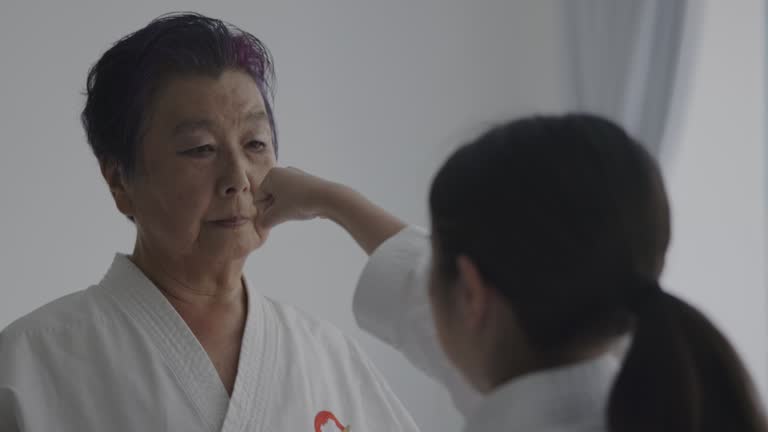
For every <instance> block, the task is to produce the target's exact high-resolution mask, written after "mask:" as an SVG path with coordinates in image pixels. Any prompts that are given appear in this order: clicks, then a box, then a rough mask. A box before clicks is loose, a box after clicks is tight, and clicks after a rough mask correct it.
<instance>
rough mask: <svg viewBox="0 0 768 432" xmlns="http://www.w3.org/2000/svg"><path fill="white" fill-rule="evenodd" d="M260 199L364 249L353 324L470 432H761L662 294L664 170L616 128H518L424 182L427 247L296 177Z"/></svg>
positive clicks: (685, 312) (735, 384)
mask: <svg viewBox="0 0 768 432" xmlns="http://www.w3.org/2000/svg"><path fill="white" fill-rule="evenodd" d="M262 187H263V188H264V190H265V191H266V192H268V193H269V194H271V195H272V197H273V201H272V203H271V207H270V208H269V210H267V212H266V214H265V216H264V219H263V221H262V223H263V224H264V225H265V226H267V227H271V226H274V225H276V224H278V223H280V222H283V221H286V220H290V219H307V218H312V217H324V218H328V219H332V220H334V221H335V222H337V223H339V224H340V225H341V226H342V227H344V228H345V229H346V230H347V231H348V232H349V233H350V234H351V235H352V236H353V237H354V238H355V239H356V240H357V241H358V243H359V244H360V245H361V246H362V247H363V248H364V249H365V250H366V251H367V252H368V253H369V254H372V255H371V259H370V261H369V263H368V265H367V266H366V269H365V270H364V272H363V275H362V277H361V279H360V283H359V286H358V290H357V293H356V296H355V313H356V315H357V317H358V321H359V322H360V324H361V325H362V326H363V327H364V328H366V329H367V330H369V331H371V332H373V333H374V334H376V335H377V336H379V337H380V338H381V339H383V340H384V341H386V342H388V343H390V344H392V345H393V346H395V347H396V348H397V349H400V350H401V351H403V352H404V353H405V355H406V356H407V357H408V358H410V359H411V360H412V361H413V362H414V363H415V364H416V365H417V366H419V367H421V368H422V369H424V370H425V371H427V372H428V373H430V374H431V375H433V376H435V377H436V378H438V379H440V380H442V381H443V382H445V383H446V384H447V385H448V387H449V389H450V390H451V391H452V394H453V397H454V400H455V401H456V402H457V405H458V406H459V407H460V408H463V411H465V412H466V413H469V414H470V417H469V419H468V424H467V427H466V430H468V431H473V432H479V431H486V430H488V431H490V430H494V431H498V430H505V431H638V432H639V431H675V432H688V431H690V432H694V431H718V432H720V431H765V430H766V426H765V421H764V417H763V414H762V412H761V409H760V407H759V403H758V400H757V397H756V395H755V393H754V390H753V388H752V384H751V382H750V379H749V377H748V374H747V373H746V371H745V369H744V367H743V365H742V363H741V361H740V360H739V358H738V356H737V355H736V353H735V352H734V350H733V348H732V347H731V345H730V344H729V343H728V341H727V340H726V339H725V338H724V337H723V335H722V334H721V333H720V332H719V331H718V330H717V329H716V328H715V327H714V326H713V325H712V323H711V322H710V321H709V320H708V319H707V318H705V317H704V316H703V315H702V314H701V313H700V312H699V311H697V310H696V309H695V308H694V307H692V306H691V305H689V304H687V303H686V302H685V301H683V300H681V299H679V298H678V297H676V296H675V295H673V294H671V293H669V292H667V291H665V290H664V289H662V287H661V286H660V285H659V282H658V279H659V275H660V274H661V272H662V269H663V267H664V257H665V253H666V250H667V246H668V243H669V237H670V215H669V206H668V202H667V197H666V193H665V190H664V185H663V183H662V179H661V175H660V172H659V169H658V167H657V165H656V163H655V161H654V160H653V159H652V157H651V156H650V155H649V154H648V153H647V152H646V151H645V150H644V149H643V147H642V146H641V145H639V144H638V143H637V142H635V141H634V140H633V139H632V138H631V137H629V136H628V135H627V134H626V133H625V132H624V131H623V130H622V129H621V128H620V127H618V126H616V125H615V124H613V123H611V122H609V121H606V120H604V119H601V118H597V117H593V116H589V115H566V116H546V117H531V118H525V119H521V120H517V121H513V122H510V123H507V124H504V125H502V126H499V127H497V128H494V129H492V130H490V131H489V132H487V133H486V134H484V135H483V136H481V137H479V138H478V139H477V140H475V141H474V142H472V143H470V144H468V145H465V146H464V147H462V148H460V149H459V150H458V151H456V152H455V153H454V154H453V155H452V156H451V157H450V158H449V159H448V161H447V162H446V163H445V164H444V165H443V167H442V168H441V169H440V171H439V172H438V173H437V175H436V177H435V179H434V182H433V184H432V188H431V192H430V197H429V205H430V211H431V219H432V230H431V231H432V234H431V241H430V239H429V237H427V236H426V235H424V233H423V232H421V231H420V230H418V229H416V228H412V227H405V226H404V225H403V224H402V223H401V222H399V221H398V220H397V219H396V218H394V217H392V216H391V215H389V214H388V213H387V212H385V211H384V210H382V209H380V208H378V207H376V206H375V205H373V204H371V203H370V202H368V201H367V200H366V199H365V198H363V197H362V196H360V195H359V194H357V193H356V192H354V191H352V190H351V189H349V188H347V187H344V186H342V185H338V184H334V183H331V182H328V181H325V180H322V179H318V178H316V177H312V176H310V175H307V174H304V173H302V172H300V171H298V170H295V169H281V168H276V169H274V170H273V171H272V172H271V173H270V174H268V176H267V178H266V180H265V181H264V183H263V185H262ZM427 293H428V295H427ZM427 301H429V304H431V312H432V318H433V320H424V319H423V317H424V314H425V311H426V313H428V312H429V310H430V308H424V307H422V306H423V305H424V304H426V302H427ZM435 337H436V339H437V340H439V342H440V346H441V347H442V348H443V351H444V353H445V354H447V358H448V359H449V360H450V361H451V363H452V364H453V365H454V366H455V367H456V368H457V369H458V370H459V371H460V372H461V374H462V375H463V377H464V378H465V381H466V382H468V383H470V384H471V386H472V387H473V388H474V389H476V390H478V391H479V392H480V393H483V394H485V396H486V397H484V398H483V400H482V401H481V402H480V403H479V406H477V400H476V398H474V397H473V396H472V393H471V392H470V391H469V390H468V389H467V388H466V387H463V384H462V383H461V382H459V381H458V380H456V379H455V378H454V377H453V371H452V370H451V369H450V368H446V367H445V366H444V364H443V360H444V359H443V357H442V355H443V354H442V353H441V352H440V351H439V350H437V349H435V348H434V347H435V346H436V344H435V343H434V340H435ZM622 346H623V349H622V350H619V349H618V348H620V347H622ZM619 351H621V352H620V353H619V354H618V355H617V352H619ZM470 408H471V412H470Z"/></svg>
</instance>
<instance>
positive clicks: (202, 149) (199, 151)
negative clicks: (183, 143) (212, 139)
mask: <svg viewBox="0 0 768 432" xmlns="http://www.w3.org/2000/svg"><path fill="white" fill-rule="evenodd" d="M214 151H215V149H214V148H213V146H212V145H210V144H209V145H202V146H197V147H194V148H191V149H189V150H185V151H183V152H182V154H185V155H187V156H192V157H204V156H208V155H209V154H211V153H213V152H214Z"/></svg>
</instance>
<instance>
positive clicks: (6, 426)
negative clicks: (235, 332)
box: [0, 255, 417, 432]
mask: <svg viewBox="0 0 768 432" xmlns="http://www.w3.org/2000/svg"><path fill="white" fill-rule="evenodd" d="M248 299H249V309H248V317H247V322H246V325H245V333H244V336H243V342H242V348H241V354H240V363H239V370H238V373H237V378H236V382H235V387H234V391H233V394H232V397H231V398H230V397H229V395H228V394H227V392H226V390H225V388H224V386H223V384H222V382H221V380H220V378H219V376H218V374H217V372H216V369H215V368H214V366H213V364H212V363H211V361H210V359H209V357H208V356H207V354H206V352H205V350H204V349H203V348H202V346H201V345H200V343H199V342H198V341H197V339H196V338H195V336H194V335H193V334H192V332H191V331H190V329H189V328H188V327H187V325H186V324H185V322H184V321H183V319H182V318H181V317H180V316H179V315H178V314H177V313H176V311H175V309H174V308H173V307H172V306H171V304H170V303H169V302H168V301H167V300H166V299H165V297H164V296H163V295H162V294H161V293H160V291H159V290H158V289H157V288H156V287H155V286H154V285H153V284H152V283H151V282H150V281H149V280H148V279H147V278H146V277H145V276H144V274H143V273H142V272H141V271H139V270H138V268H136V267H135V266H134V265H133V264H132V263H131V261H130V260H129V259H128V258H127V257H125V256H123V255H118V256H117V257H116V258H115V261H114V263H113V264H112V267H111V268H110V270H109V271H108V273H107V275H106V276H105V277H104V279H103V280H102V282H101V283H99V284H98V285H96V286H93V287H91V288H89V289H87V290H85V291H81V292H77V293H74V294H71V295H69V296H66V297H63V298H61V299H59V300H56V301H54V302H52V303H50V304H48V305H46V306H44V307H42V308H40V309H38V310H37V311H35V312H33V313H31V314H29V315H27V316H26V317H23V318H21V319H19V320H18V321H16V322H15V323H13V324H11V325H10V326H9V327H8V328H6V329H5V330H3V332H2V333H0V431H3V432H10V431H30V432H32V431H34V432H37V431H57V432H69V431H72V432H74V431H77V432H83V431H110V432H120V431H152V432H161V431H183V432H197V431H200V432H203V431H206V432H213V431H226V432H230V431H231V432H234V431H254V432H256V431H276V432H282V431H285V432H302V431H307V432H321V431H322V432H328V431H339V430H342V429H343V428H344V427H346V426H348V425H349V426H351V430H355V431H360V432H373V431H387V432H389V431H404V432H416V431H417V427H416V425H415V424H414V422H413V420H412V419H411V417H410V416H409V414H408V413H407V412H406V410H405V409H404V408H403V407H402V405H401V404H400V402H399V401H398V400H397V398H396V397H395V396H394V395H393V394H392V392H391V391H390V389H389V388H388V387H387V385H386V383H385V382H384V380H383V379H382V378H381V376H380V374H379V373H378V372H377V371H376V370H375V368H374V367H373V365H372V364H371V362H370V361H369V360H368V359H367V358H366V356H365V355H363V353H362V352H361V350H360V348H359V347H358V346H357V345H356V344H355V343H353V342H351V341H350V340H349V339H347V338H345V337H344V336H343V335H342V334H341V333H340V332H339V331H338V330H337V329H335V328H334V327H332V326H331V325H329V324H326V323H323V322H319V321H317V320H314V319H311V318H308V317H307V316H305V315H303V314H302V313H299V312H297V311H296V310H294V309H292V308H289V307H286V306H283V305H280V304H277V303H275V302H274V301H271V300H269V299H266V298H264V297H262V296H261V295H259V294H258V293H256V292H254V291H253V290H249V291H248Z"/></svg>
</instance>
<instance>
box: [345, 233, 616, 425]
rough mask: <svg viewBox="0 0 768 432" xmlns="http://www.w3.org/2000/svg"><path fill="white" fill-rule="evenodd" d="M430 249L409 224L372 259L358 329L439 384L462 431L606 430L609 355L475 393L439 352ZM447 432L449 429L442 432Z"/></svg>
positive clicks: (360, 297) (363, 281) (360, 292)
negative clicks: (430, 287)
mask: <svg viewBox="0 0 768 432" xmlns="http://www.w3.org/2000/svg"><path fill="white" fill-rule="evenodd" d="M430 260H431V244H430V241H429V238H428V236H427V234H426V233H425V232H424V231H423V230H422V229H419V228H416V227H408V228H406V229H404V230H403V231H401V232H400V233H398V234H396V235H395V236H394V237H392V238H390V239H388V240H387V241H385V242H384V243H383V244H382V245H381V246H379V247H378V248H377V250H376V251H374V253H373V254H372V255H371V257H370V259H369V261H368V263H367V264H366V267H365V269H364V270H363V273H362V275H361V277H360V280H359V282H358V286H357V290H356V292H355V298H354V312H355V317H356V318H357V321H358V324H359V325H360V326H361V327H362V328H363V329H364V330H366V331H368V332H369V333H372V334H373V335H375V336H376V337H378V338H379V339H381V340H382V341H384V342H386V343H388V344H389V345H391V346H393V347H394V348H395V349H397V350H399V351H400V352H402V353H403V354H404V355H405V356H406V357H407V358H408V359H409V360H410V361H411V362H412V363H413V364H414V365H415V366H416V367H417V368H419V369H421V370H422V371H424V372H425V373H427V374H428V375H430V376H431V377H433V378H435V379H436V380H438V381H439V382H441V383H442V384H444V385H445V387H446V388H447V389H448V391H449V392H450V395H451V397H452V399H453V401H454V404H455V405H456V407H457V408H458V409H459V411H460V412H461V413H462V414H464V415H465V416H466V417H467V424H466V426H465V429H464V430H465V431H467V432H490V431H494V432H497V431H505V432H566V431H567V432H588V431H589V432H604V431H605V430H606V427H605V407H606V404H607V401H608V397H609V393H610V388H611V386H612V384H613V381H614V379H615V376H616V373H617V372H618V369H619V359H618V358H617V356H616V355H615V354H613V353H612V354H607V355H604V356H602V357H600V358H597V359H594V360H590V361H587V362H583V363H579V364H575V365H571V366H568V367H564V368H558V369H553V370H550V371H545V372H539V373H534V374H529V375H525V376H523V377H520V378H517V379H514V380H512V381H510V382H508V383H506V384H504V385H502V386H501V387H499V388H497V389H495V390H494V392H492V393H491V394H490V395H488V396H487V397H481V396H480V395H479V394H478V393H477V392H475V391H474V390H473V389H472V388H471V387H470V386H469V385H468V384H467V383H466V381H465V380H464V379H463V377H461V376H460V374H459V372H458V371H457V370H456V369H455V368H453V367H452V366H451V365H450V363H449V361H448V358H447V357H446V355H445V354H444V353H443V351H442V350H441V349H440V345H439V342H438V339H437V335H436V333H435V327H434V323H433V321H432V316H431V310H430V306H429V298H428V293H427V288H428V280H429V279H428V278H429V268H430ZM446 432H450V431H446Z"/></svg>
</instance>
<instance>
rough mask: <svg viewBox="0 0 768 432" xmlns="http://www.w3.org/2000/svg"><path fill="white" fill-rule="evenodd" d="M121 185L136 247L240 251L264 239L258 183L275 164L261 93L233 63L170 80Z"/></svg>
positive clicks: (207, 253) (220, 253) (200, 253)
mask: <svg viewBox="0 0 768 432" xmlns="http://www.w3.org/2000/svg"><path fill="white" fill-rule="evenodd" d="M137 159H138V164H137V168H136V173H135V175H134V176H133V177H132V178H131V180H130V181H129V182H128V185H127V186H126V195H127V196H128V198H129V201H130V202H129V204H130V205H129V206H128V207H129V211H124V212H125V213H130V214H129V216H133V218H134V219H135V222H136V226H137V229H138V233H139V241H140V242H141V243H142V247H144V248H150V249H151V250H153V251H154V252H155V253H163V254H166V255H170V256H173V257H177V258H182V257H185V256H191V257H204V258H208V259H214V260H223V261H231V260H237V259H244V258H245V257H246V256H247V255H248V254H249V253H250V252H252V251H253V250H254V249H256V248H258V247H259V246H260V245H261V244H263V242H264V241H265V240H266V236H267V232H265V231H263V230H262V229H261V228H258V227H257V225H256V224H255V219H256V218H257V217H258V215H259V211H260V207H261V205H262V204H264V201H265V198H266V196H264V194H262V193H261V192H260V191H259V185H260V183H261V181H262V180H263V179H264V177H265V175H266V174H267V172H268V171H269V170H270V169H271V168H272V167H273V166H274V165H275V151H274V143H273V142H272V130H271V128H270V125H269V119H268V117H267V113H266V109H265V104H264V100H263V98H262V96H261V93H260V91H259V89H258V87H257V85H256V83H255V82H254V80H253V79H252V78H251V77H250V76H248V75H247V74H245V73H243V72H240V71H236V70H225V71H224V72H223V73H222V74H221V75H220V76H218V77H216V78H212V77H208V76H202V75H201V76H187V77H180V78H176V79H173V80H171V81H170V82H169V83H168V84H167V85H166V86H165V87H164V88H163V89H162V90H161V91H160V92H159V93H158V94H157V96H156V97H155V99H154V103H153V105H152V109H151V111H150V113H149V116H148V118H147V127H146V129H145V135H144V137H143V140H142V142H141V145H140V147H139V149H138V155H137Z"/></svg>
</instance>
